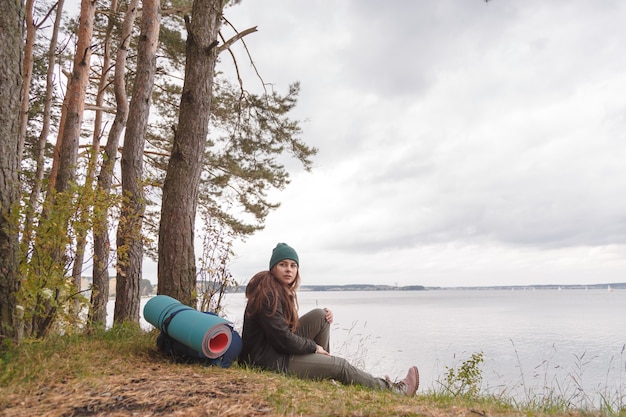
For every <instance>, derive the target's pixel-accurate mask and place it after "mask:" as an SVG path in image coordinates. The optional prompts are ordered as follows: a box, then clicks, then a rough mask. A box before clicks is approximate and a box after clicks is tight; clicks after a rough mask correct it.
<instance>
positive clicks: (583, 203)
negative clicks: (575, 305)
mask: <svg viewBox="0 0 626 417" xmlns="http://www.w3.org/2000/svg"><path fill="white" fill-rule="evenodd" d="M625 8H626V4H622V3H620V2H604V3H588V2H584V1H582V0H580V1H569V2H557V3H546V2H541V1H532V0H531V1H523V2H522V1H500V0H493V1H490V2H489V3H485V2H482V1H478V0H476V1H461V0H442V1H437V2H408V3H407V2H399V1H390V2H386V3H385V4H384V6H383V5H381V4H380V2H374V1H371V0H368V1H363V0H359V1H348V2H341V3H339V4H333V5H331V6H329V5H328V4H327V3H325V2H321V1H310V2H305V3H301V2H290V1H286V0H267V1H265V2H263V3H262V4H257V3H255V2H242V4H241V5H240V6H237V7H234V8H232V9H229V15H228V16H227V17H228V18H229V20H230V21H232V22H237V23H238V26H240V27H242V28H243V27H247V26H252V25H258V27H259V32H258V33H255V34H253V35H251V36H250V37H249V38H250V39H249V40H248V41H247V43H248V45H249V49H250V50H251V52H252V54H253V55H254V59H255V62H256V64H257V65H258V68H259V70H260V71H261V73H262V74H263V77H264V79H265V80H266V81H270V82H272V83H274V84H275V85H276V88H280V87H281V86H286V85H287V84H288V83H289V82H292V81H295V80H300V81H301V83H302V95H301V100H300V103H299V106H298V109H297V110H296V113H295V115H296V116H297V117H298V118H299V119H301V120H304V124H303V128H304V135H303V137H304V139H305V140H306V141H307V143H309V144H311V145H313V146H316V147H318V148H319V149H320V152H319V155H318V157H317V158H316V160H315V169H314V171H313V172H312V173H304V172H301V171H298V170H295V171H294V172H293V174H292V175H293V182H292V184H291V185H290V186H289V187H288V188H287V190H285V191H284V192H282V193H277V194H276V195H275V199H276V200H279V201H281V202H282V206H281V208H279V209H278V210H277V211H276V212H274V213H272V214H271V215H270V216H269V218H268V222H267V228H266V230H265V231H262V232H260V233H259V234H258V235H257V236H254V237H252V238H250V239H248V240H247V241H246V242H245V243H242V244H238V245H237V246H236V250H237V252H238V256H239V257H238V259H237V260H236V261H235V262H234V264H233V268H234V270H235V272H236V273H237V274H240V275H242V276H244V277H245V276H246V275H250V276H251V274H252V273H254V272H256V269H260V268H262V267H263V266H264V265H265V263H266V259H265V258H268V257H269V255H268V254H269V252H270V251H271V248H272V247H273V246H274V245H275V243H276V242H278V241H289V242H291V243H292V244H293V245H294V246H296V247H297V248H298V250H299V251H300V252H302V254H301V258H303V259H305V260H306V259H310V260H311V261H310V262H305V264H307V265H308V267H310V268H313V270H312V272H313V273H314V276H315V280H316V282H321V281H328V280H330V281H347V282H358V281H360V280H371V281H377V280H381V279H383V277H385V278H384V279H386V280H388V279H394V280H398V281H403V282H409V281H410V282H411V283H420V280H428V281H429V282H431V283H441V285H446V284H451V283H459V282H472V283H474V284H476V285H477V284H480V283H492V282H503V281H511V282H520V281H528V280H533V279H534V280H537V281H539V282H542V281H553V282H554V281H556V280H564V281H581V280H583V281H585V280H592V279H594V280H608V279H611V278H614V279H618V280H619V279H621V278H620V277H621V276H622V275H623V274H622V275H620V274H621V272H619V271H620V269H619V267H623V266H624V265H623V264H624V261H621V260H620V259H623V257H622V258H620V257H621V256H622V255H623V254H624V247H626V198H625V197H623V196H622V194H624V193H623V190H624V189H625V188H626V175H625V174H626V172H625V171H626V168H624V167H625V164H624V163H623V161H624V160H626V141H625V140H624V136H625V134H624V132H626V123H625V115H626V112H625V110H626V99H624V98H623V97H624V94H623V92H624V91H626V57H625V56H624V54H623V51H622V49H623V48H622V47H621V45H622V44H623V39H624V36H625V35H626V33H625V32H626V29H624V28H623V24H622V22H621V16H623V15H624V12H626V10H624V9H625ZM224 65H226V63H224ZM249 79H250V78H247V80H249ZM390 266H391V267H392V268H390ZM390 269H392V270H393V272H390ZM622 272H623V271H622ZM392 276H393V278H391V277H392Z"/></svg>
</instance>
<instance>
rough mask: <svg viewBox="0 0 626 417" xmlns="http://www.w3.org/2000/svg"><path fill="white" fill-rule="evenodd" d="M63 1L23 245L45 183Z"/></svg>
mask: <svg viewBox="0 0 626 417" xmlns="http://www.w3.org/2000/svg"><path fill="white" fill-rule="evenodd" d="M63 3H64V0H58V2H57V6H56V7H57V13H56V17H55V20H54V28H53V29H52V37H51V38H50V46H49V48H48V69H47V73H46V93H45V99H44V109H43V120H42V127H41V132H40V133H39V139H38V141H37V153H36V156H35V160H36V164H37V166H36V168H35V179H34V182H33V188H32V190H31V192H30V197H29V204H28V205H27V207H26V209H25V214H24V217H25V220H24V229H23V231H22V245H23V246H27V245H29V244H30V242H31V239H32V234H33V233H32V232H33V219H34V216H35V213H36V212H37V207H38V206H39V196H40V195H41V188H42V184H43V177H44V172H45V166H44V160H45V152H46V143H47V141H48V134H49V133H50V118H51V114H52V113H51V109H52V95H53V93H54V88H55V84H54V69H55V62H56V55H55V51H56V45H57V39H58V37H59V27H60V26H61V20H62V17H63Z"/></svg>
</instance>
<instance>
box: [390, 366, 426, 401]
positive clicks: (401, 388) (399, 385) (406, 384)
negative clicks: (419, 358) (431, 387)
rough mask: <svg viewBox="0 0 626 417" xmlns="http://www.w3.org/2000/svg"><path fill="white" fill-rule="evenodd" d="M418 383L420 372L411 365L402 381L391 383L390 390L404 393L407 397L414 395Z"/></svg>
mask: <svg viewBox="0 0 626 417" xmlns="http://www.w3.org/2000/svg"><path fill="white" fill-rule="evenodd" d="M419 385H420V374H419V372H418V370H417V367H416V366H411V367H410V368H409V372H407V374H406V377H405V378H404V379H403V380H402V381H398V382H393V383H391V390H392V391H393V392H396V393H398V394H404V395H407V396H409V397H412V396H414V395H415V392H416V391H417V388H418V387H419Z"/></svg>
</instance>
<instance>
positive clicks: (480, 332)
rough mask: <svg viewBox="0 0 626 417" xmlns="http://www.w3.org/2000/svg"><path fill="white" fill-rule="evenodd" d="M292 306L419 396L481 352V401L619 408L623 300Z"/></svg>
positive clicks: (238, 315) (467, 298) (342, 297)
mask: <svg viewBox="0 0 626 417" xmlns="http://www.w3.org/2000/svg"><path fill="white" fill-rule="evenodd" d="M299 302H300V312H301V314H302V313H305V312H306V311H308V310H310V309H311V308H314V307H328V308H330V309H331V310H333V314H334V317H335V322H334V323H333V326H332V329H333V330H332V335H331V351H332V353H334V354H336V355H339V356H343V357H345V358H346V359H348V360H350V361H351V362H352V363H354V364H355V365H357V366H359V367H361V368H364V369H365V370H367V371H369V372H371V373H372V374H375V375H381V376H383V375H389V376H391V377H392V378H395V377H400V378H402V377H404V374H405V373H406V369H408V367H409V366H411V365H417V366H418V367H419V369H420V377H421V385H420V386H421V388H420V390H423V389H424V390H429V389H436V390H439V388H440V383H441V381H443V380H444V375H445V373H446V370H447V368H448V367H458V366H460V365H461V364H462V363H463V361H465V360H467V359H469V358H470V357H471V355H472V354H473V353H479V352H482V353H483V355H484V360H485V361H484V363H483V364H482V372H483V382H482V388H483V391H487V392H490V393H494V394H503V395H505V396H506V397H508V398H515V399H517V400H519V401H522V402H524V401H531V400H532V401H538V400H541V399H543V398H562V399H566V400H568V401H570V402H571V404H572V405H574V406H586V407H594V408H597V407H599V406H600V400H601V398H604V399H605V400H607V401H609V402H610V403H611V404H612V405H613V406H615V405H616V403H617V404H618V405H623V404H624V402H625V401H626V351H625V345H626V291H625V290H614V291H608V290H562V291H558V290H536V291H532V290H526V291H522V290H518V291H505V290H431V291H375V292H370V291H340V292H332V291H326V292H306V291H303V292H299ZM244 307H245V297H244V295H243V294H229V295H228V296H227V302H226V318H227V319H229V320H231V321H232V322H233V323H234V324H235V328H237V329H240V328H241V325H242V316H243V310H244ZM142 325H143V326H145V327H150V325H149V324H147V323H146V322H145V321H143V322H142Z"/></svg>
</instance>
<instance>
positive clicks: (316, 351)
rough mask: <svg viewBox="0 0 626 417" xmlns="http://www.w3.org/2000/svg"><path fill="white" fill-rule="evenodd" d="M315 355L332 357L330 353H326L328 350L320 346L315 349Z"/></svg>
mask: <svg viewBox="0 0 626 417" xmlns="http://www.w3.org/2000/svg"><path fill="white" fill-rule="evenodd" d="M315 353H321V354H322V355H328V356H330V353H328V352H326V349H324V348H323V347H321V346H320V345H317V349H315Z"/></svg>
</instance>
